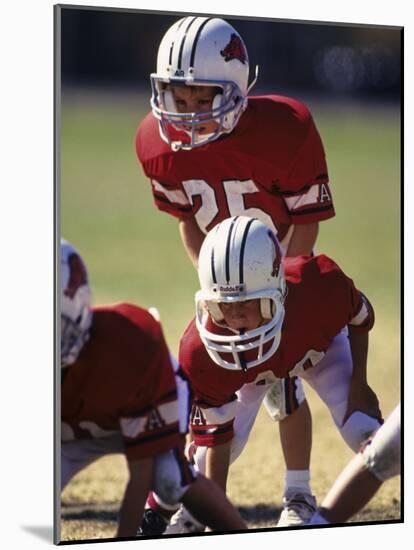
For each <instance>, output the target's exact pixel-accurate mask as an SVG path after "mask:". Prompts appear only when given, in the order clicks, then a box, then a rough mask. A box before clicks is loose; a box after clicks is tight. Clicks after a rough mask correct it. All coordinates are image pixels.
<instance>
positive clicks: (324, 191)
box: [318, 183, 332, 202]
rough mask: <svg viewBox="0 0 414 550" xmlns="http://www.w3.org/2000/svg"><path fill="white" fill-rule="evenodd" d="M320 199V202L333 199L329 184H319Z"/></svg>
mask: <svg viewBox="0 0 414 550" xmlns="http://www.w3.org/2000/svg"><path fill="white" fill-rule="evenodd" d="M318 201H319V202H331V201H332V198H331V194H330V193H329V190H328V188H327V186H326V185H325V184H324V183H321V184H320V185H319V197H318Z"/></svg>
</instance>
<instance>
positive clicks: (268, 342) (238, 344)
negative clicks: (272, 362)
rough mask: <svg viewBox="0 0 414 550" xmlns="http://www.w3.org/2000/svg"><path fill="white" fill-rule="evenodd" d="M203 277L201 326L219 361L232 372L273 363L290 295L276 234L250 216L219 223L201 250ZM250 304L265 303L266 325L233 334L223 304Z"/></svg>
mask: <svg viewBox="0 0 414 550" xmlns="http://www.w3.org/2000/svg"><path fill="white" fill-rule="evenodd" d="M199 278H200V284H201V290H199V291H198V292H197V293H196V296H195V301H196V326H197V329H198V331H199V334H200V338H201V340H202V342H203V344H204V346H205V347H206V350H207V352H208V353H209V355H210V357H211V358H212V359H213V361H214V362H215V363H216V364H218V365H219V366H221V367H223V368H226V369H231V370H240V369H242V370H247V369H249V368H252V367H255V366H257V365H259V364H261V363H263V362H265V361H266V360H267V359H269V358H270V357H271V356H272V355H273V354H274V353H275V352H276V351H277V348H278V346H279V344H280V339H281V330H282V325H283V320H284V314H285V310H284V299H285V295H286V290H285V289H286V287H285V280H284V275H283V267H282V265H281V252H280V248H279V245H278V242H277V240H276V237H275V236H274V234H273V233H272V231H271V230H270V229H269V228H268V227H267V226H265V225H264V224H262V223H261V222H259V221H258V220H256V219H253V218H248V217H246V216H238V217H234V218H229V219H227V220H225V221H224V222H222V223H220V224H218V225H217V226H216V227H215V228H214V229H213V230H212V231H211V232H210V233H209V234H208V235H207V237H206V239H205V240H204V243H203V245H202V247H201V251H200V256H199ZM246 300H260V313H261V318H262V323H261V324H260V325H259V326H258V327H257V328H254V329H252V330H249V329H247V330H240V331H237V330H232V329H231V328H230V327H229V326H228V325H227V326H226V324H225V322H224V315H223V312H222V310H221V308H220V304H221V303H228V304H229V303H234V302H243V301H246ZM223 328H227V330H226V331H225V333H224V334H223V330H220V329H223Z"/></svg>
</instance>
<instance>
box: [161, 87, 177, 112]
mask: <svg viewBox="0 0 414 550" xmlns="http://www.w3.org/2000/svg"><path fill="white" fill-rule="evenodd" d="M162 102H163V103H164V107H165V110H166V111H169V112H170V113H176V112H177V107H176V105H175V101H174V96H173V93H172V91H171V90H164V91H163V92H162Z"/></svg>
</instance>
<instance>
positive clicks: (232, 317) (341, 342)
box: [166, 216, 382, 533]
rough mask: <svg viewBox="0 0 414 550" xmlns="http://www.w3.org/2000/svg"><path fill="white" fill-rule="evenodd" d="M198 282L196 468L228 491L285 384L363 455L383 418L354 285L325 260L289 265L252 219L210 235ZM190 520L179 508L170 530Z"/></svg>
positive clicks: (185, 349)
mask: <svg viewBox="0 0 414 550" xmlns="http://www.w3.org/2000/svg"><path fill="white" fill-rule="evenodd" d="M198 274H199V279H200V285H201V290H200V291H199V292H198V293H197V294H196V317H195V319H194V320H193V321H192V322H191V323H190V325H189V326H188V328H187V330H186V332H185V334H184V336H183V337H182V339H181V344H180V357H179V361H180V365H181V366H182V368H183V370H184V371H185V373H186V374H187V376H188V378H189V380H190V383H191V385H192V388H193V391H194V395H195V401H194V406H193V410H192V416H191V428H192V436H193V441H194V444H195V446H196V451H195V454H194V460H195V463H196V465H197V468H198V470H199V471H201V472H205V473H206V474H207V476H208V477H209V478H211V479H214V480H215V481H217V482H218V483H219V485H221V487H222V488H223V489H225V488H226V480H227V475H228V469H229V465H230V463H231V462H233V461H234V460H235V459H236V458H237V457H238V456H239V455H240V453H241V452H242V450H243V448H244V446H245V444H246V442H247V440H248V437H249V433H250V431H251V428H252V426H253V424H254V421H255V418H256V415H257V412H258V410H259V407H260V404H261V403H262V400H263V398H264V396H265V395H266V392H267V391H268V389H269V387H272V388H273V390H274V388H277V386H278V385H279V386H281V387H280V393H283V392H284V390H285V385H286V384H288V383H289V380H290V381H291V384H290V394H289V395H290V400H288V401H287V403H286V406H287V407H290V408H292V409H293V408H294V407H295V406H296V407H297V406H298V403H297V402H298V401H300V400H301V399H303V394H302V395H301V394H300V393H298V392H297V391H296V387H297V382H298V377H299V379H304V380H306V381H307V382H308V383H309V384H310V385H311V386H312V387H313V389H314V390H315V391H316V392H317V393H318V395H319V396H320V398H321V399H322V400H323V401H324V402H325V404H326V405H327V406H328V408H329V410H330V413H331V415H332V418H333V420H334V422H335V424H336V426H337V428H338V430H339V432H340V434H341V436H342V437H343V439H344V440H345V442H346V443H347V444H348V446H349V447H350V448H351V449H353V450H354V451H355V452H357V451H358V449H359V447H360V445H361V443H362V442H363V441H364V440H366V439H367V438H368V437H369V436H370V434H372V433H373V432H374V431H376V430H377V429H378V428H379V427H380V425H381V423H382V419H381V412H380V410H379V406H378V399H377V397H376V395H375V393H374V392H373V390H372V389H371V388H370V386H369V385H368V382H367V373H366V360H367V352H368V331H369V330H370V328H371V327H372V325H373V323H374V314H373V310H372V307H371V305H370V303H369V301H368V300H367V298H366V297H365V296H364V295H363V294H362V293H361V292H360V291H359V290H357V289H356V288H355V286H354V284H353V282H352V280H351V279H349V278H348V277H346V276H345V274H344V273H343V272H342V271H341V270H340V268H339V267H338V266H337V265H336V264H335V263H334V262H333V261H332V260H330V259H329V258H328V257H326V256H324V255H320V256H299V257H296V258H285V259H284V260H283V262H282V256H281V251H280V247H279V243H278V241H277V238H276V236H275V234H274V233H273V232H272V230H271V229H269V228H268V227H267V226H266V225H265V224H263V223H262V222H260V221H258V220H257V219H253V218H248V217H246V216H238V217H233V218H229V219H227V220H225V221H223V222H221V223H220V224H218V225H217V226H215V227H214V229H212V230H211V231H210V232H209V233H208V235H207V237H206V239H205V241H204V242H203V245H202V247H201V251H200V256H199V268H198ZM344 327H345V328H344ZM306 504H307V503H306V502H304V505H306ZM312 505H313V502H310V503H309V508H310V509H311V508H312ZM190 516H191V514H188V511H186V510H185V508H183V507H181V509H180V510H179V511H178V512H177V513H176V515H175V516H174V517H173V519H172V521H171V524H170V526H169V527H168V528H167V530H166V532H167V533H173V532H181V529H182V525H183V524H184V523H185V522H186V521H189V518H190V520H191V517H190Z"/></svg>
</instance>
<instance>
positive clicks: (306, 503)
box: [276, 492, 316, 527]
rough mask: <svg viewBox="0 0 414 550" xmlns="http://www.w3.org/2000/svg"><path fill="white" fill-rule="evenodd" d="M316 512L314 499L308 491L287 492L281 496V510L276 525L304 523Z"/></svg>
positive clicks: (285, 525) (291, 525)
mask: <svg viewBox="0 0 414 550" xmlns="http://www.w3.org/2000/svg"><path fill="white" fill-rule="evenodd" d="M314 512H316V499H315V497H314V496H313V495H311V494H310V493H298V492H295V493H293V492H291V493H287V494H286V495H285V496H284V497H283V510H282V513H281V514H280V518H279V521H278V523H277V525H276V527H293V526H296V527H298V526H300V525H305V524H306V523H307V522H308V521H309V520H310V518H311V517H312V515H313V514H314Z"/></svg>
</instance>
